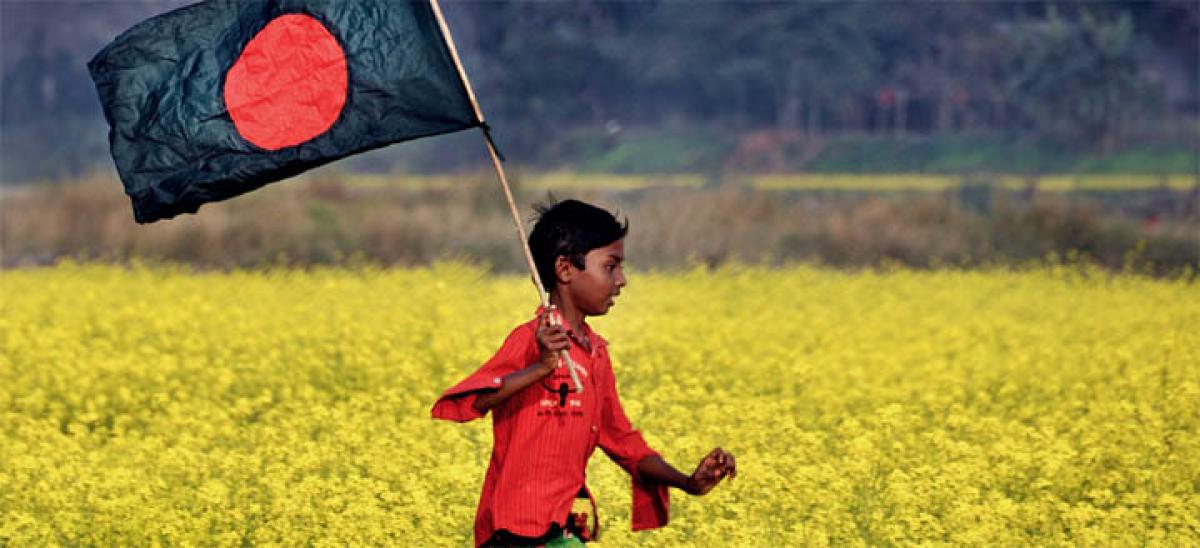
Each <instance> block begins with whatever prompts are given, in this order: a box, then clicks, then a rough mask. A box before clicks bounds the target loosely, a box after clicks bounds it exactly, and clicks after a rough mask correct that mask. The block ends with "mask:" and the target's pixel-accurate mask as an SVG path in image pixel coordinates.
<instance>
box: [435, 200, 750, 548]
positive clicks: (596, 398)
mask: <svg viewBox="0 0 1200 548" xmlns="http://www.w3.org/2000/svg"><path fill="white" fill-rule="evenodd" d="M536 210H537V211H538V213H539V218H538V221H537V224H536V225H535V226H534V228H533V232H531V233H530V234H529V247H530V251H531V252H532V254H533V258H534V263H535V265H536V267H537V270H538V274H539V275H540V276H541V279H542V283H543V285H544V286H545V288H546V290H547V291H549V292H550V303H551V306H550V307H549V310H544V309H543V308H542V307H538V310H537V317H536V318H535V319H533V320H531V321H529V322H527V323H525V324H522V325H520V326H518V327H517V328H516V329H514V330H513V331H512V332H511V333H510V334H509V335H508V338H507V339H505V341H504V344H503V346H501V347H500V350H498V351H497V352H496V354H495V355H494V356H492V358H491V359H489V360H488V361H487V362H486V363H484V364H483V365H482V366H481V367H480V368H479V369H478V370H477V371H476V372H475V373H474V374H472V375H471V376H469V377H467V378H466V379H465V380H463V381H462V382H460V383H458V384H457V385H455V386H454V387H452V388H450V389H449V390H447V391H446V392H445V393H444V394H442V396H441V398H439V399H438V401H437V403H435V404H434V406H433V410H432V414H433V417H434V418H439V419H446V420H453V421H459V422H465V421H468V420H472V419H476V418H480V417H482V416H483V415H484V414H486V413H487V412H488V411H489V410H490V411H492V432H493V437H494V446H493V449H492V458H491V462H490V463H489V465H488V471H487V476H486V477H485V478H484V482H483V492H482V494H481V495H480V499H479V508H478V510H477V512H476V515H475V546H477V547H478V546H481V545H488V546H511V545H518V546H536V545H542V544H549V545H564V544H577V543H579V542H580V540H581V538H580V537H582V540H585V541H586V540H590V539H592V538H594V537H595V532H596V531H595V528H594V527H593V528H592V529H591V530H588V529H587V528H586V526H585V523H586V519H580V518H582V517H583V516H579V515H576V514H572V513H571V508H572V502H573V501H574V499H575V498H576V497H577V496H579V497H587V498H588V499H591V498H592V497H591V492H590V491H589V490H588V489H587V486H586V485H585V480H586V478H585V477H584V473H585V471H586V468H587V461H588V458H589V457H590V456H591V454H592V452H593V451H594V450H595V448H596V446H599V447H600V448H601V449H603V450H604V452H605V453H606V454H607V455H608V456H609V457H610V458H611V459H613V460H614V461H615V462H616V463H617V464H619V465H620V466H621V467H622V468H624V469H625V471H626V472H628V473H629V474H630V476H632V478H633V517H632V521H633V530H634V531H638V530H642V529H652V528H656V527H662V526H664V525H666V524H667V520H668V509H669V505H670V499H669V497H668V488H669V487H675V488H677V489H682V490H683V491H684V492H687V493H689V494H692V495H703V494H705V493H707V492H708V491H709V490H711V489H712V488H713V487H715V486H716V485H717V484H718V483H720V482H721V480H722V479H723V478H724V477H725V476H726V475H728V476H729V477H731V478H732V477H736V476H737V468H736V466H735V464H734V459H733V455H730V454H729V453H726V452H725V451H723V450H721V449H720V448H716V449H713V450H712V452H710V453H709V454H708V455H707V456H705V457H704V459H702V460H701V461H700V464H699V466H697V467H696V471H695V472H693V473H692V475H691V476H686V475H684V474H683V473H681V472H679V471H678V470H676V469H675V468H674V467H672V466H671V465H669V464H667V462H666V461H664V460H663V459H662V457H661V456H659V454H658V452H657V451H655V450H653V449H651V448H650V447H649V446H648V445H647V444H646V441H645V440H644V439H643V438H642V435H641V433H639V432H638V431H637V430H635V429H634V428H633V427H632V426H631V425H630V423H629V419H627V418H626V417H625V412H624V411H623V410H622V409H621V402H620V400H619V399H618V397H617V391H616V379H614V378H613V372H612V364H611V362H610V361H609V356H608V349H607V341H605V340H604V338H602V337H601V336H600V335H598V334H596V333H595V332H594V331H592V330H591V328H590V327H589V326H588V324H587V323H586V322H585V321H584V318H586V317H587V316H600V315H603V314H605V313H607V312H608V309H609V308H610V307H612V305H613V299H614V298H615V297H616V296H617V295H618V294H620V291H621V288H622V287H624V286H625V284H626V280H625V275H624V273H623V272H622V270H621V263H622V262H623V261H624V258H625V243H624V238H625V233H626V231H627V230H628V222H626V223H625V224H624V225H622V224H618V223H617V220H616V218H614V217H613V215H612V214H610V213H609V212H607V211H605V210H603V209H600V208H597V207H595V206H592V205H589V204H585V203H583V202H580V201H576V200H565V201H562V202H559V203H557V204H554V205H553V206H550V207H537V208H536ZM551 314H554V315H556V316H557V317H558V319H559V325H551V322H550V315H551ZM562 349H566V350H567V351H568V352H569V354H570V356H571V358H572V359H573V360H574V361H575V363H576V364H578V366H579V367H578V370H577V373H578V377H579V380H580V382H581V383H582V384H583V392H582V393H580V392H577V391H575V386H574V384H573V382H572V380H571V376H570V374H569V373H568V371H567V367H566V366H565V365H563V364H562V363H560V360H559V357H558V354H559V350H562ZM592 507H593V512H594V511H595V510H594V508H595V501H594V499H593V500H592ZM598 522H599V520H598V519H596V518H595V516H593V524H597V523H598Z"/></svg>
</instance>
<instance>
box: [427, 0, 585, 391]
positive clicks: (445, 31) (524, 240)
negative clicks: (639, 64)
mask: <svg viewBox="0 0 1200 548" xmlns="http://www.w3.org/2000/svg"><path fill="white" fill-rule="evenodd" d="M429 5H430V7H432V8H433V16H434V17H435V18H436V19H437V22H438V26H439V27H441V29H442V37H443V39H444V40H445V42H446V49H448V50H449V51H450V58H451V59H453V60H454V67H455V68H456V69H458V77H459V78H460V79H461V80H462V84H463V87H464V88H466V90H467V99H469V100H470V101H471V108H473V109H474V110H475V119H476V120H478V121H479V123H480V124H482V123H483V121H484V119H483V111H482V110H480V108H479V101H477V100H476V99H475V91H474V90H472V89H471V81H470V80H468V79H467V71H466V70H465V69H464V68H463V65H462V61H460V60H459V58H458V50H457V49H456V48H455V47H454V38H453V36H451V35H450V27H449V26H447V25H446V19H445V18H444V17H443V16H442V8H441V6H440V5H438V0H429ZM480 131H481V132H483V137H484V139H483V142H484V144H485V145H487V151H488V156H490V157H491V159H492V168H493V169H495V171H496V179H497V180H499V181H500V187H501V188H502V189H503V190H504V199H505V200H507V201H508V210H509V212H510V213H512V218H513V223H514V224H515V225H516V226H517V236H518V238H520V240H521V249H522V250H523V251H524V252H525V263H526V265H527V266H528V267H529V273H530V274H531V275H532V276H533V285H534V287H536V288H537V293H538V299H539V300H541V303H542V308H543V309H546V308H548V307H549V306H550V300H549V298H548V297H547V295H546V291H545V289H544V288H545V286H544V285H542V277H541V276H540V275H539V274H538V271H537V266H536V265H535V264H534V262H533V252H531V251H530V250H529V238H528V237H527V236H526V235H525V226H524V225H523V224H522V223H521V215H520V213H518V212H517V203H516V200H513V195H512V190H511V189H510V188H509V186H508V177H507V176H505V174H504V165H503V164H502V163H501V162H500V155H499V154H497V153H496V146H495V145H494V144H493V143H492V140H491V138H489V137H488V135H487V133H486V132H487V130H486V129H484V128H482V127H481V128H480ZM550 323H551V324H553V325H559V321H558V316H557V315H556V314H551V315H550ZM559 356H560V357H561V358H562V360H563V361H565V362H566V364H567V371H568V372H569V373H570V374H571V381H572V382H574V383H575V392H577V393H583V383H581V382H579V374H578V373H576V372H575V368H576V365H575V360H572V359H571V356H570V354H568V353H567V351H566V350H560V351H559Z"/></svg>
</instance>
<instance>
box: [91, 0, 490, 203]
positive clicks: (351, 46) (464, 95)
mask: <svg viewBox="0 0 1200 548" xmlns="http://www.w3.org/2000/svg"><path fill="white" fill-rule="evenodd" d="M438 16H439V14H436V13H435V11H434V6H432V5H431V4H430V3H429V2H428V1H427V0H425V1H416V0H414V1H409V0H353V1H341V0H210V1H207V2H202V3H199V4H195V5H191V6H187V7H184V8H180V9H177V10H175V11H172V12H169V13H166V14H163V15H159V16H157V17H153V18H151V19H148V20H146V21H143V22H141V23H139V24H137V25H135V26H134V27H133V28H131V29H129V30H128V31H126V32H125V33H123V34H121V35H120V36H118V37H117V38H116V39H115V40H114V41H113V42H112V43H110V44H108V45H107V46H105V47H104V49H102V50H101V51H100V52H99V53H98V54H96V56H95V57H94V58H93V59H92V60H91V61H90V62H89V63H88V69H89V71H90V72H91V75H92V79H93V80H94V81H95V83H96V91H97V93H98V94H99V96H100V102H101V103H102V105H103V108H104V116H105V118H106V119H107V120H108V123H109V126H110V128H111V129H110V131H109V143H110V145H111V147H112V155H113V160H114V162H115V163H116V166H117V172H118V173H119V174H120V176H121V181H122V183H123V184H124V186H125V192H126V194H128V195H129V197H130V200H131V201H132V203H133V212H134V219H135V220H137V222H139V223H149V222H153V221H156V220H159V219H169V218H171V217H174V216H176V215H178V214H180V213H195V212H196V211H197V210H198V209H199V208H200V206H201V205H202V204H204V203H207V202H213V201H217V200H223V199H226V198H230V197H233V196H237V195H239V194H242V193H245V192H249V191H251V190H254V189H256V188H259V187H262V186H263V185H265V184H268V183H271V182H274V181H278V180H280V179H283V178H286V177H291V176H293V175H296V174H298V173H301V172H303V171H305V170H307V169H309V168H313V167H316V166H319V165H322V164H325V163H328V162H331V161H334V160H337V159H339V158H343V157H345V156H348V155H351V154H354V153H357V152H362V151H366V150H370V149H375V148H379V147H382V146H385V145H388V144H391V143H396V142H399V141H405V140H409V139H416V138H418V137H425V136H429V135H437V134H441V133H448V132H452V131H458V130H462V129H467V128H471V127H477V126H481V125H482V124H483V122H482V120H480V119H478V118H479V117H478V116H477V114H476V111H475V110H474V107H473V106H472V104H471V99H470V98H469V95H468V93H469V92H468V91H467V88H466V84H465V83H464V82H463V79H462V78H461V77H460V76H459V72H458V68H457V66H456V62H455V59H454V58H453V57H452V54H451V52H450V49H449V46H448V40H447V38H446V37H444V36H443V34H442V32H441V26H440V25H439V21H438Z"/></svg>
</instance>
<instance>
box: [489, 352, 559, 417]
mask: <svg viewBox="0 0 1200 548" xmlns="http://www.w3.org/2000/svg"><path fill="white" fill-rule="evenodd" d="M553 371H554V369H553V368H548V367H546V366H544V365H542V364H541V362H535V363H533V364H532V365H530V366H528V367H526V368H525V369H522V370H520V371H516V372H514V373H509V374H507V375H505V376H504V377H503V378H502V379H501V384H500V388H499V389H498V390H494V391H490V392H485V393H483V394H480V396H479V397H478V398H475V403H474V404H473V405H474V407H475V410H476V411H479V412H480V413H487V412H488V410H489V409H491V408H493V407H495V406H497V405H500V404H501V403H504V400H507V399H508V398H509V397H510V396H512V395H513V394H516V393H517V392H520V391H521V390H524V389H525V387H527V386H529V385H531V384H533V383H535V382H538V381H539V380H541V379H542V378H543V377H546V376H547V375H549V374H550V373H551V372H553Z"/></svg>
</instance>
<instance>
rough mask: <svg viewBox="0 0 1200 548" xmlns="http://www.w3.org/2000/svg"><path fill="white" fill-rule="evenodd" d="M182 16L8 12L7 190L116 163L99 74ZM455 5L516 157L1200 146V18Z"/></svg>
mask: <svg viewBox="0 0 1200 548" xmlns="http://www.w3.org/2000/svg"><path fill="white" fill-rule="evenodd" d="M176 5H178V2H175V3H156V2H141V3H137V2H123V3H118V4H117V5H105V4H90V3H85V4H75V3H62V4H55V3H51V4H39V3H4V10H5V17H4V18H3V19H7V20H8V23H7V24H6V28H5V32H4V33H3V34H4V35H5V37H3V38H0V40H3V41H4V44H3V45H4V48H3V49H4V54H3V55H4V57H3V61H4V63H3V67H2V70H3V73H2V76H3V81H2V82H0V106H2V108H0V129H3V131H0V140H2V141H3V144H4V147H3V149H4V150H5V152H4V158H3V164H4V165H3V171H4V172H5V173H4V174H3V177H2V178H3V179H6V180H7V179H11V178H13V177H14V176H15V175H19V173H18V172H21V171H22V169H21V168H22V166H25V164H28V163H31V162H33V165H34V167H33V168H32V169H33V171H34V172H36V171H37V170H38V169H42V170H43V171H44V170H46V169H49V170H54V169H58V170H63V169H66V170H69V171H82V170H86V169H87V167H88V166H89V165H91V163H93V162H100V161H103V160H104V158H103V155H104V141H103V139H104V130H103V128H102V127H101V126H99V124H101V123H102V120H101V119H100V110H99V104H98V102H97V100H96V98H95V93H94V89H93V88H92V86H91V81H90V80H89V79H88V76H87V73H86V68H85V64H86V62H87V60H88V58H89V57H90V55H91V54H92V53H94V52H95V51H96V50H98V49H99V48H100V47H101V46H102V45H103V44H104V43H105V42H106V41H107V40H109V39H111V38H112V37H114V36H115V35H116V34H117V33H119V32H120V31H122V30H124V29H125V28H126V27H128V26H129V25H131V24H132V23H134V22H136V21H137V20H140V19H142V18H144V17H148V16H150V15H153V14H155V13H159V12H162V11H166V10H167V9H169V8H171V7H174V6H176ZM444 8H445V11H446V12H447V15H448V17H449V18H450V23H451V26H452V28H453V29H454V31H455V35H456V39H457V41H458V45H459V49H460V51H462V53H463V57H464V62H465V63H466V65H467V69H468V72H469V74H470V75H471V79H472V83H473V84H474V86H475V88H476V91H477V93H478V95H479V97H480V98H481V101H482V103H483V107H484V110H485V112H486V113H488V116H489V118H490V119H491V120H492V121H493V125H495V126H496V127H497V128H498V129H499V130H500V131H501V132H502V138H503V142H504V144H505V146H506V147H507V148H509V149H510V150H511V151H513V152H514V153H515V154H517V155H524V156H532V155H533V152H534V151H536V150H538V149H540V148H543V147H545V146H546V144H547V141H548V140H553V139H554V138H555V136H557V135H562V134H564V133H565V132H570V131H577V130H578V131H593V132H597V133H603V132H609V133H612V132H616V131H619V130H620V129H622V128H636V127H655V128H669V129H672V130H678V131H688V130H692V129H697V128H703V129H706V130H708V131H715V132H720V133H725V134H729V135H744V134H747V133H751V132H762V131H771V132H777V133H779V134H782V135H789V136H799V137H800V138H804V137H808V136H822V135H831V134H847V133H856V134H860V133H865V134H873V135H898V136H902V135H910V134H920V135H928V134H942V133H954V132H976V133H978V132H985V133H986V132H992V133H1010V134H1022V135H1037V136H1040V137H1046V138H1050V139H1054V140H1057V141H1058V142H1062V143H1069V144H1070V145H1071V146H1076V147H1081V148H1086V149H1089V150H1097V151H1108V150H1113V149H1115V148H1119V147H1121V146H1123V145H1126V144H1128V143H1130V142H1139V141H1145V140H1147V139H1149V140H1151V141H1153V140H1155V139H1160V140H1175V141H1176V142H1178V140H1179V139H1184V140H1187V142H1188V143H1192V144H1194V143H1195V140H1196V120H1197V114H1198V112H1200V4H1198V3H1196V2H1170V1H1166V2H1138V1H1119V2H1104V3H1062V4H1060V3H1054V2H1009V3H1006V2H904V3H902V2H883V3H873V2H678V1H663V0H654V1H642V2H607V1H597V0H569V1H567V0H564V1H556V2H461V3H458V2H456V3H445V4H444ZM63 18H72V19H76V20H87V22H88V25H86V26H84V27H81V28H83V29H84V30H85V31H86V32H85V31H78V32H74V33H63V32H56V31H55V30H54V29H61V28H62V25H61V22H62V20H63ZM14 21H15V22H14ZM39 25H41V26H39ZM72 28H75V27H72ZM39 166H40V167H39ZM26 167H27V166H26ZM25 171H29V169H25Z"/></svg>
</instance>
